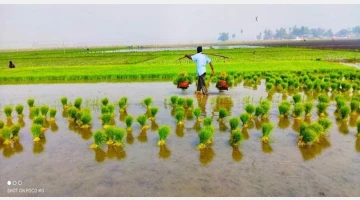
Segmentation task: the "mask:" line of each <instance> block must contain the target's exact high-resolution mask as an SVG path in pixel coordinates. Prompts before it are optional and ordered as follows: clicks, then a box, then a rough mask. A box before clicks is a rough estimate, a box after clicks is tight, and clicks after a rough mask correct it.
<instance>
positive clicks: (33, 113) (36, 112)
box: [30, 107, 40, 117]
mask: <svg viewBox="0 0 360 200" xmlns="http://www.w3.org/2000/svg"><path fill="white" fill-rule="evenodd" d="M39 114H40V108H39V107H31V108H30V116H31V117H37V116H39Z"/></svg>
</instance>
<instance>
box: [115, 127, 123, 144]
mask: <svg viewBox="0 0 360 200" xmlns="http://www.w3.org/2000/svg"><path fill="white" fill-rule="evenodd" d="M124 136H125V130H124V129H122V128H117V127H116V128H115V130H114V137H113V140H114V142H115V143H114V145H115V146H117V147H122V146H123V139H124Z"/></svg>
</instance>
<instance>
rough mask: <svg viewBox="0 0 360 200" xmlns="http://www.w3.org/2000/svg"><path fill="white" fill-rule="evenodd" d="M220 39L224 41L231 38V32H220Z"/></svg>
mask: <svg viewBox="0 0 360 200" xmlns="http://www.w3.org/2000/svg"><path fill="white" fill-rule="evenodd" d="M218 40H220V41H222V42H225V41H227V40H229V33H225V32H223V33H220V36H219V38H218Z"/></svg>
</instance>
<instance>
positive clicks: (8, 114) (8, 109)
mask: <svg viewBox="0 0 360 200" xmlns="http://www.w3.org/2000/svg"><path fill="white" fill-rule="evenodd" d="M12 111H13V107H12V106H9V105H8V106H5V107H4V113H5V115H6V117H7V118H8V119H9V118H11V113H12Z"/></svg>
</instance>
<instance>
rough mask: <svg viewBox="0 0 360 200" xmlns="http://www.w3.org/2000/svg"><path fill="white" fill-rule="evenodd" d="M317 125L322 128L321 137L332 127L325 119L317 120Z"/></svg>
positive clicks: (329, 121)
mask: <svg viewBox="0 0 360 200" xmlns="http://www.w3.org/2000/svg"><path fill="white" fill-rule="evenodd" d="M318 123H319V124H320V125H321V126H322V127H323V133H322V134H321V135H325V133H326V132H327V131H329V129H330V128H331V125H332V123H331V120H330V119H327V118H324V119H319V120H318Z"/></svg>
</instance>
